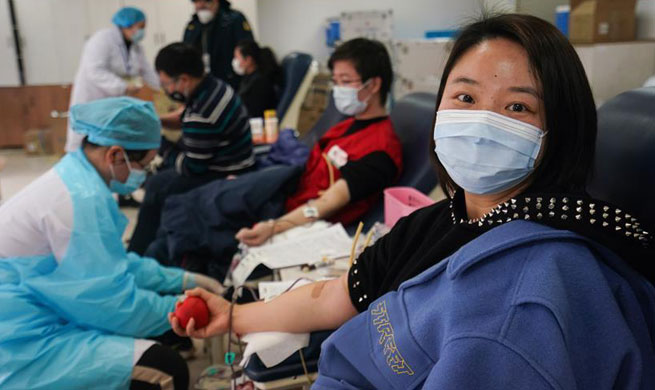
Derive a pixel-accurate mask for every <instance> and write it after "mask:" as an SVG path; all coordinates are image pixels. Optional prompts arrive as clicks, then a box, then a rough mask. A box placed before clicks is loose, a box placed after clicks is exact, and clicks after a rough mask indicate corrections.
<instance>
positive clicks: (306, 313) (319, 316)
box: [233, 278, 357, 334]
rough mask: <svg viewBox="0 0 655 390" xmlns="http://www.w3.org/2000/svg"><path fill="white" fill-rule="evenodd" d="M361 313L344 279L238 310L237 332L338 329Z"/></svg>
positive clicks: (319, 283)
mask: <svg viewBox="0 0 655 390" xmlns="http://www.w3.org/2000/svg"><path fill="white" fill-rule="evenodd" d="M356 314H357V311H356V310H355V308H354V307H353V305H352V303H351V302H350V297H349V296H348V293H347V291H346V290H345V285H344V279H343V278H340V279H335V280H330V281H322V282H316V283H312V284H309V285H306V286H302V287H299V288H297V289H295V290H292V291H289V292H287V293H285V294H283V295H281V296H279V297H277V298H275V299H274V300H273V301H271V302H269V303H263V302H256V303H250V304H246V305H239V306H237V307H235V309H234V314H233V316H234V317H233V324H234V331H235V332H237V333H241V334H245V333H253V332H265V331H278V332H291V333H304V332H311V331H315V330H324V329H335V328H337V327H339V326H340V325H341V324H343V323H344V322H346V321H348V320H349V319H350V318H352V317H353V316H355V315H356Z"/></svg>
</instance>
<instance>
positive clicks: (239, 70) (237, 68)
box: [232, 57, 246, 76]
mask: <svg viewBox="0 0 655 390" xmlns="http://www.w3.org/2000/svg"><path fill="white" fill-rule="evenodd" d="M232 70H233V71H234V73H236V74H238V75H239V76H243V75H244V74H246V70H245V69H244V68H243V66H241V61H239V60H238V59H237V58H236V57H234V58H232Z"/></svg>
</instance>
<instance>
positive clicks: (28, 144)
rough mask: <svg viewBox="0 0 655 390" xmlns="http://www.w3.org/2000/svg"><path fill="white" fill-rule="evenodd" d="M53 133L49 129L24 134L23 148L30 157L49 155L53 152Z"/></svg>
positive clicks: (29, 131)
mask: <svg viewBox="0 0 655 390" xmlns="http://www.w3.org/2000/svg"><path fill="white" fill-rule="evenodd" d="M52 135H53V133H52V131H51V130H50V129H35V130H28V131H26V132H25V136H24V142H23V148H24V149H25V153H27V154H28V155H32V156H42V155H49V154H53V153H54V152H55V147H54V139H53V136H52Z"/></svg>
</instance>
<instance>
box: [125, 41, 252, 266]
mask: <svg viewBox="0 0 655 390" xmlns="http://www.w3.org/2000/svg"><path fill="white" fill-rule="evenodd" d="M155 68H156V69H157V72H158V73H159V78H160V81H161V85H162V88H163V89H164V91H166V93H167V94H168V95H169V96H170V97H171V98H172V99H174V100H177V101H179V102H181V103H184V104H185V105H186V106H185V107H184V108H183V111H181V112H180V111H177V112H173V113H171V114H169V115H165V116H162V117H161V121H162V125H163V126H164V127H167V128H172V129H181V131H182V137H181V139H180V141H179V142H178V143H177V144H174V145H170V143H168V144H169V146H168V148H167V150H165V151H164V154H165V161H164V165H163V168H164V170H163V171H160V172H159V173H157V174H156V175H155V176H153V177H152V178H151V179H150V180H149V181H148V183H147V185H146V196H145V198H144V201H143V204H142V205H141V209H140V211H139V218H138V222H137V226H136V228H135V231H134V234H133V236H132V239H131V240H130V246H129V250H131V251H134V252H137V253H139V254H143V253H144V252H145V250H146V249H147V247H148V245H149V244H150V243H151V242H152V241H153V240H154V238H155V236H156V233H157V229H158V227H159V218H160V214H161V210H162V208H163V206H164V202H165V200H166V198H167V197H168V196H169V195H173V194H179V193H183V192H186V191H189V190H191V189H193V188H196V187H199V186H201V185H203V184H206V183H208V182H210V181H212V180H215V179H221V178H224V177H226V176H228V175H231V174H240V173H244V172H247V171H248V170H250V169H251V168H252V167H253V166H254V164H255V157H254V153H253V148H252V139H251V133H250V125H249V123H248V114H247V111H246V109H245V107H244V106H243V105H242V104H241V100H240V99H239V97H238V95H237V94H236V93H235V91H234V90H233V89H232V88H231V87H230V86H229V85H228V84H227V83H225V82H223V81H222V80H219V79H217V78H215V77H214V76H212V75H208V74H205V72H204V65H203V62H202V56H201V54H200V52H198V51H197V49H196V48H194V47H193V46H191V45H188V44H184V43H173V44H170V45H168V46H166V47H164V48H163V49H162V50H161V51H160V52H159V53H158V54H157V58H156V60H155Z"/></svg>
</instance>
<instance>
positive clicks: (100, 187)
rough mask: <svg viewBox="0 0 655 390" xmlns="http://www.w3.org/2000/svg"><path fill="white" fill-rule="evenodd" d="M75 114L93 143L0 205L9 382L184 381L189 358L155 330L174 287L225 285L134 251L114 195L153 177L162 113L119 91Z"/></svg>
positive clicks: (0, 341) (97, 385) (90, 385)
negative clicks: (158, 340)
mask: <svg viewBox="0 0 655 390" xmlns="http://www.w3.org/2000/svg"><path fill="white" fill-rule="evenodd" d="M71 118H72V121H73V128H74V129H75V130H76V131H78V132H80V133H82V134H84V135H85V137H86V138H85V140H84V146H83V147H82V148H80V149H78V150H77V151H75V152H73V153H69V154H67V155H66V156H64V157H63V158H62V159H61V160H60V161H59V162H58V163H57V164H56V165H55V166H54V168H52V169H51V170H50V171H48V172H47V173H45V174H44V175H43V176H41V177H39V178H38V179H37V180H36V181H34V182H33V183H31V184H30V185H28V186H27V187H26V188H25V189H24V190H23V191H21V192H20V193H18V194H17V195H15V196H14V197H13V198H10V199H9V200H8V201H7V203H5V204H4V205H3V206H2V207H0V231H2V234H0V307H2V310H0V388H2V389H3V390H8V389H120V388H128V386H130V387H131V388H136V389H138V388H141V387H139V386H144V384H148V383H150V384H160V385H161V387H162V388H172V387H170V386H172V385H173V384H174V385H175V388H176V389H182V388H184V389H186V386H187V382H188V372H187V368H186V364H185V363H184V361H183V360H181V358H180V357H179V355H178V354H177V353H175V352H173V351H172V350H170V349H168V348H166V347H162V346H161V345H158V344H155V342H153V341H151V340H145V338H147V337H153V336H158V335H161V334H162V333H164V332H166V331H168V330H169V329H170V326H169V324H168V321H167V319H166V314H167V313H168V312H169V311H171V310H173V309H174V307H175V303H176V300H177V297H176V295H170V294H180V293H181V292H182V291H183V290H184V289H185V288H188V287H191V286H194V285H197V286H205V287H207V288H210V289H212V290H214V291H215V292H217V293H219V292H220V291H221V288H222V287H221V285H220V284H219V283H218V282H217V281H215V280H212V279H209V278H207V277H204V276H201V275H195V274H189V273H185V272H184V271H183V270H181V269H177V268H167V267H162V266H160V265H159V264H158V263H157V262H156V261H155V260H153V259H149V258H143V257H139V256H136V255H135V254H133V253H126V251H125V249H124V246H123V243H122V241H121V238H122V234H123V231H124V229H125V227H126V224H127V218H126V217H125V216H124V215H123V214H122V213H121V212H120V210H119V209H118V206H117V204H116V201H115V200H114V198H113V196H112V192H114V193H119V194H124V193H129V192H131V191H133V190H134V188H136V187H137V186H139V185H140V184H141V182H142V181H143V179H144V178H145V172H144V168H145V166H147V165H148V163H149V161H150V160H152V158H153V157H154V155H155V153H156V149H157V148H158V147H159V140H160V123H159V120H158V118H157V115H156V114H155V112H154V108H153V106H152V104H151V103H148V102H144V101H141V100H138V99H133V98H128V97H120V98H107V99H101V100H96V101H94V102H91V103H87V104H82V105H77V106H73V107H72V109H71ZM164 385H166V386H169V387H166V386H164Z"/></svg>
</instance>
